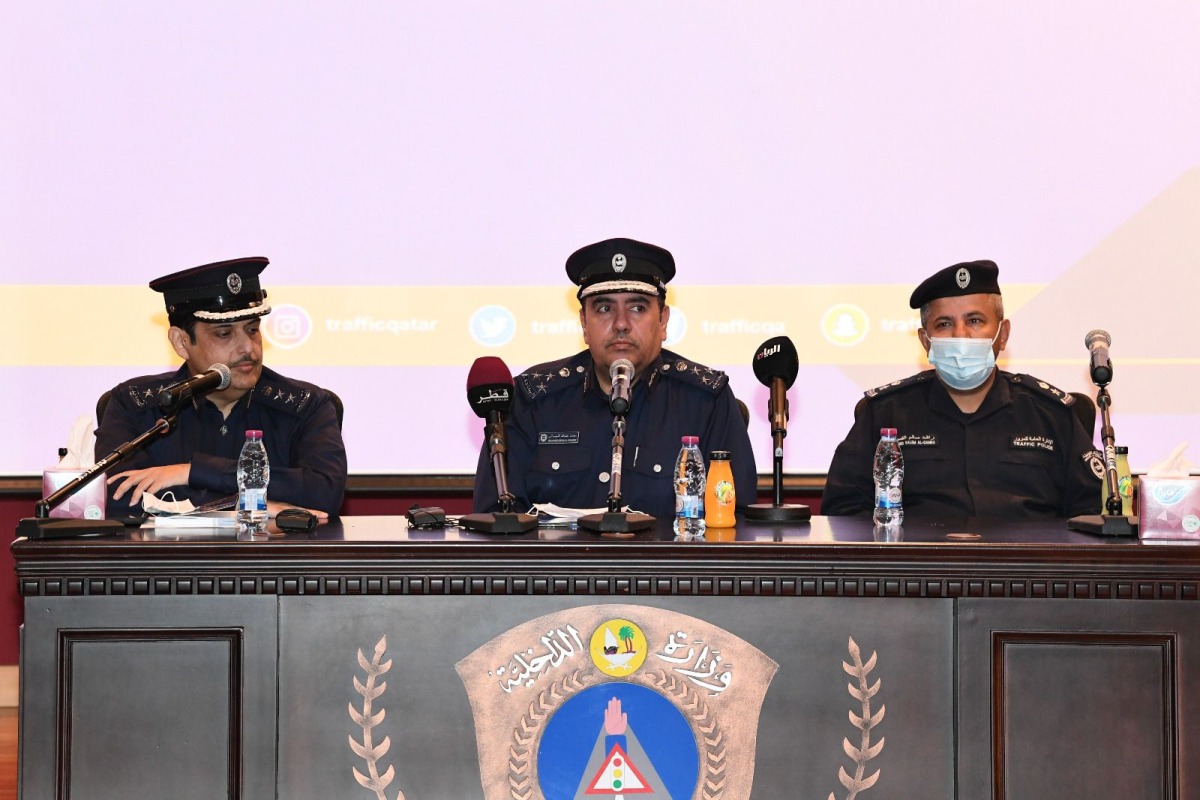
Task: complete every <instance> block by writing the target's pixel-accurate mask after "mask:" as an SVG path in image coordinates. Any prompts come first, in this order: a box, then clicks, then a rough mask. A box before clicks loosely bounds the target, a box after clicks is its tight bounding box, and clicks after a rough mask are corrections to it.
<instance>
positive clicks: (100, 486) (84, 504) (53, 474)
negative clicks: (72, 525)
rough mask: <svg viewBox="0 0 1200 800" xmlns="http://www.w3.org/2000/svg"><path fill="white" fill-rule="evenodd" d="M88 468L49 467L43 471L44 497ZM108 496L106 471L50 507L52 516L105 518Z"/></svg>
mask: <svg viewBox="0 0 1200 800" xmlns="http://www.w3.org/2000/svg"><path fill="white" fill-rule="evenodd" d="M85 471H86V470H82V469H48V470H46V471H45V472H43V473H42V497H49V496H50V495H51V494H53V493H54V492H57V491H58V490H59V489H61V488H62V487H64V486H66V485H67V484H68V483H70V482H71V481H73V480H75V479H76V478H78V477H79V476H80V475H82V474H83V473H84V472H85ZM107 497H108V491H107V487H106V486H105V485H104V473H100V474H99V475H97V476H96V477H94V478H92V479H91V480H90V481H88V482H87V485H86V486H84V487H83V488H82V489H80V490H79V491H77V492H76V493H75V494H73V495H71V496H70V497H68V498H67V499H66V500H64V501H62V502H61V503H59V504H58V505H57V506H56V507H55V508H52V509H50V516H51V517H65V518H67V519H104V502H105V500H106V498H107Z"/></svg>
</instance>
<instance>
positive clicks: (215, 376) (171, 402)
mask: <svg viewBox="0 0 1200 800" xmlns="http://www.w3.org/2000/svg"><path fill="white" fill-rule="evenodd" d="M232 379H233V373H232V372H230V371H229V367H227V366H225V365H224V364H213V365H212V366H211V367H209V368H208V370H207V371H206V372H202V373H200V374H199V375H193V376H192V377H190V378H188V379H187V380H185V381H180V382H179V383H177V384H175V385H173V386H168V387H167V388H165V389H163V390H162V391H161V392H159V393H158V407H159V408H172V407H174V406H176V405H179V404H180V403H182V402H184V401H185V400H188V399H189V398H192V397H203V396H204V395H206V394H208V393H209V392H219V391H221V390H222V389H224V388H225V387H226V386H228V385H229V381H231V380H232Z"/></svg>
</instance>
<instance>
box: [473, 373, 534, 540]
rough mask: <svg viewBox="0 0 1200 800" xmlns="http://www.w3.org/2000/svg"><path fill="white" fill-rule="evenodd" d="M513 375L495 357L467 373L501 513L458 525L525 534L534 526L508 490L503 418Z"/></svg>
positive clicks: (512, 388)
mask: <svg viewBox="0 0 1200 800" xmlns="http://www.w3.org/2000/svg"><path fill="white" fill-rule="evenodd" d="M515 391H516V387H515V386H514V385H513V379H512V373H511V372H510V371H509V369H508V365H507V364H505V363H504V361H502V360H501V359H499V358H496V357H495V356H481V357H480V358H477V359H475V363H474V364H472V365H471V371H470V372H469V373H468V374H467V401H468V402H469V403H470V404H471V410H472V411H474V412H475V415H476V416H477V417H480V418H482V419H484V420H487V424H486V426H485V427H484V436H485V437H486V438H487V444H488V456H489V457H490V458H491V459H492V474H493V475H494V477H495V479H496V501H497V503H498V504H499V506H500V510H499V511H498V512H495V513H490V512H489V513H483V514H467V515H465V516H463V517H460V518H459V526H460V527H462V528H466V529H467V530H472V531H482V532H483V533H524V532H525V531H530V530H533V529H534V528H536V527H537V517H535V516H534V515H533V514H522V513H515V512H514V511H513V504H514V503H515V502H516V498H515V497H513V495H512V493H511V492H510V491H509V490H508V461H507V458H508V441H507V439H506V437H505V434H504V415H505V414H507V413H508V412H509V411H511V410H512V404H513V393H514V392H515Z"/></svg>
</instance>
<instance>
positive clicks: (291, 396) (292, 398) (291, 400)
mask: <svg viewBox="0 0 1200 800" xmlns="http://www.w3.org/2000/svg"><path fill="white" fill-rule="evenodd" d="M287 401H288V402H289V403H294V402H296V395H294V394H292V393H291V392H288V396H287Z"/></svg>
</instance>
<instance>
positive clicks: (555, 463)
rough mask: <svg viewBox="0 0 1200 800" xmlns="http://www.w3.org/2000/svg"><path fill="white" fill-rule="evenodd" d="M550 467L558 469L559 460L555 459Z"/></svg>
mask: <svg viewBox="0 0 1200 800" xmlns="http://www.w3.org/2000/svg"><path fill="white" fill-rule="evenodd" d="M550 469H558V462H557V461H555V462H554V463H553V464H551V465H550Z"/></svg>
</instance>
